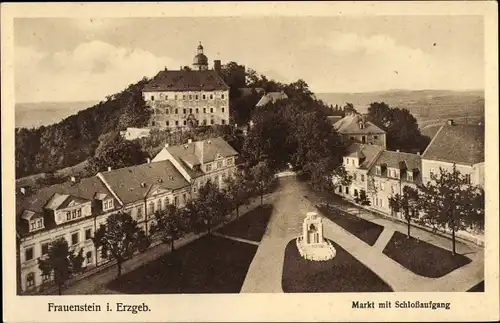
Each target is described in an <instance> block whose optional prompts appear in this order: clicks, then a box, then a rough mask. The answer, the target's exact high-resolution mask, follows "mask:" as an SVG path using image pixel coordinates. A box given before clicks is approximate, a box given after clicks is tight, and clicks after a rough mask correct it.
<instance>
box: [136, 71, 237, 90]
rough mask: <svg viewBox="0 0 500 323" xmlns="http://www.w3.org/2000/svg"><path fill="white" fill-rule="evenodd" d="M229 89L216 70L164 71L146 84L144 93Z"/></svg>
mask: <svg viewBox="0 0 500 323" xmlns="http://www.w3.org/2000/svg"><path fill="white" fill-rule="evenodd" d="M228 89H229V86H228V85H227V84H226V83H225V82H224V80H223V79H222V77H221V76H220V74H219V73H218V72H217V71H214V70H196V71H190V70H181V71H169V70H164V71H161V72H160V73H158V75H156V76H155V77H154V78H153V79H152V80H151V81H150V82H149V83H148V84H146V85H145V86H144V89H143V91H144V92H157V91H217V90H228Z"/></svg>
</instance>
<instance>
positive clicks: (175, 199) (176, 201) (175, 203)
mask: <svg viewBox="0 0 500 323" xmlns="http://www.w3.org/2000/svg"><path fill="white" fill-rule="evenodd" d="M174 205H175V206H178V205H179V198H178V197H177V196H174Z"/></svg>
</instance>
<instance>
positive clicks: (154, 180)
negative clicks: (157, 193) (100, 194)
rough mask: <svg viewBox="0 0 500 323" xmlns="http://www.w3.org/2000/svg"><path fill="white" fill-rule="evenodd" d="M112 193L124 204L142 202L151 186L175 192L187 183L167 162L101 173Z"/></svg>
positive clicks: (187, 184)
mask: <svg viewBox="0 0 500 323" xmlns="http://www.w3.org/2000/svg"><path fill="white" fill-rule="evenodd" d="M100 174H101V176H102V177H103V178H104V180H105V181H106V183H107V184H108V185H109V187H110V188H111V189H112V190H113V192H115V193H116V195H118V197H119V198H120V200H121V201H122V202H123V203H124V204H127V203H133V202H137V201H140V200H143V199H144V198H145V197H146V196H147V193H148V192H149V190H150V189H151V187H152V186H158V187H160V188H163V189H166V190H177V189H181V188H183V187H186V186H189V183H188V182H187V181H186V180H185V179H184V177H182V175H181V174H180V173H179V172H178V171H177V169H175V167H174V165H172V163H171V162H170V161H168V160H164V161H159V162H152V163H147V164H142V165H137V166H130V167H125V168H120V169H115V170H111V171H106V172H101V173H100Z"/></svg>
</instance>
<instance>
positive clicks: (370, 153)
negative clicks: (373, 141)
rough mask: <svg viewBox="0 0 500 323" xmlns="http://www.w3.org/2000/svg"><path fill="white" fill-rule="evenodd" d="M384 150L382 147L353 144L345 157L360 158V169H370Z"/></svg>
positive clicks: (348, 148)
mask: <svg viewBox="0 0 500 323" xmlns="http://www.w3.org/2000/svg"><path fill="white" fill-rule="evenodd" d="M383 150H384V148H383V147H381V146H376V145H365V144H359V143H353V144H351V145H349V146H348V147H347V149H346V155H345V156H346V157H355V158H359V159H360V164H359V168H361V169H368V168H369V167H370V165H371V164H372V163H373V161H374V160H375V158H376V157H377V156H378V155H379V154H380V153H381V152H382V151H383Z"/></svg>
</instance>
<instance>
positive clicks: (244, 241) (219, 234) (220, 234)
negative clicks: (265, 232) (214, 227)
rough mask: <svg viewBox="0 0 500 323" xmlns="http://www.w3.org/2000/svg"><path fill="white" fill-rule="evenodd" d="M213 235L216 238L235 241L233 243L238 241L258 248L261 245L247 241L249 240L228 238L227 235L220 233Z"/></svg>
mask: <svg viewBox="0 0 500 323" xmlns="http://www.w3.org/2000/svg"><path fill="white" fill-rule="evenodd" d="M212 235H213V236H216V237H220V238H226V239H229V240H233V241H238V242H243V243H248V244H253V245H254V246H258V245H259V243H258V242H256V241H252V240H247V239H243V238H238V237H232V236H228V235H225V234H222V233H219V232H213V233H212Z"/></svg>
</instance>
